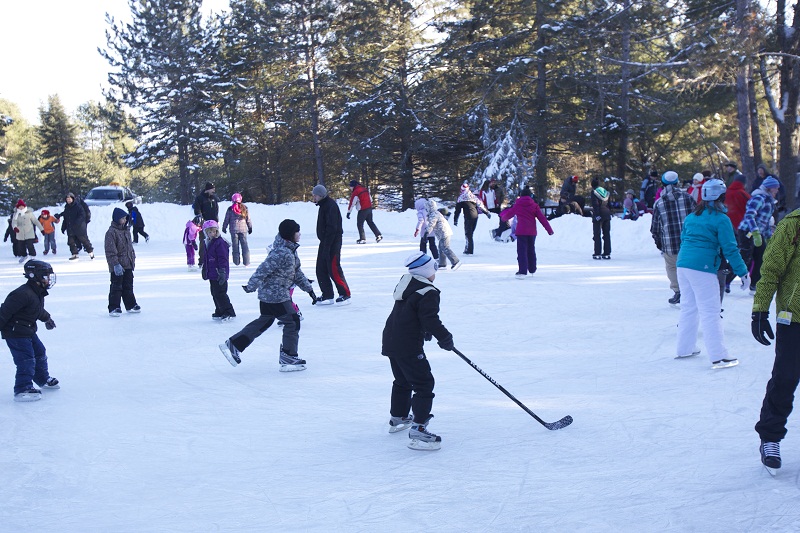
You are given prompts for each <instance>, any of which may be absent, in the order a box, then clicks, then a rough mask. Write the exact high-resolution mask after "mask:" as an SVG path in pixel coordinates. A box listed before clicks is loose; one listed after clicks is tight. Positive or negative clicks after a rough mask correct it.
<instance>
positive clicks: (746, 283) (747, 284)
mask: <svg viewBox="0 0 800 533" xmlns="http://www.w3.org/2000/svg"><path fill="white" fill-rule="evenodd" d="M739 279H740V280H742V286H741V287H740V288H741V289H742V290H743V291H746V290H747V289H749V288H750V276H748V275H747V274H745V275H744V276H740V277H739Z"/></svg>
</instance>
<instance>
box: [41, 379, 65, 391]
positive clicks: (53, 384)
mask: <svg viewBox="0 0 800 533" xmlns="http://www.w3.org/2000/svg"><path fill="white" fill-rule="evenodd" d="M60 388H61V385H59V384H58V380H57V379H56V378H53V377H50V378H47V381H45V382H44V385H42V390H47V389H50V390H56V389H60Z"/></svg>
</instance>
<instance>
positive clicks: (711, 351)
mask: <svg viewBox="0 0 800 533" xmlns="http://www.w3.org/2000/svg"><path fill="white" fill-rule="evenodd" d="M702 198H703V202H701V203H700V204H699V205H698V206H697V209H695V211H694V212H693V213H692V214H690V215H689V216H687V217H686V219H685V220H684V223H683V231H682V232H681V249H680V252H679V253H678V261H677V267H678V285H680V292H681V317H680V322H678V345H677V349H676V355H677V358H682V357H690V356H693V355H698V354H699V353H700V350H699V349H698V348H697V329H698V325H701V324H702V326H703V339H704V340H705V345H706V350H707V351H708V357H709V360H710V361H711V366H712V368H726V367H729V366H735V365H737V364H739V361H738V359H736V358H735V357H733V356H731V355H730V354H729V353H728V349H727V348H726V347H725V339H724V334H723V331H722V319H721V318H720V315H719V311H720V309H719V280H718V279H717V269H718V268H719V265H720V262H721V261H722V257H721V253H722V254H724V255H725V258H726V259H727V260H728V262H729V263H730V265H731V268H732V269H733V272H734V273H735V274H736V275H737V276H739V277H740V278H742V287H744V288H745V289H747V288H748V287H749V283H750V280H749V279H748V276H747V267H746V266H745V264H744V261H742V256H741V255H739V248H738V245H737V244H736V238H735V237H734V233H733V224H731V220H730V218H728V216H727V215H726V214H725V211H726V207H725V183H724V182H722V180H718V179H714V180H710V181H708V182H706V183H705V184H704V185H703V190H702Z"/></svg>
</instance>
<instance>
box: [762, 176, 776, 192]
mask: <svg viewBox="0 0 800 533" xmlns="http://www.w3.org/2000/svg"><path fill="white" fill-rule="evenodd" d="M780 186H781V182H780V181H778V180H777V179H775V178H773V177H772V176H770V177H768V178H767V179H765V180H764V181H763V182H761V188H762V189H764V190H767V189H777V188H779V187H780Z"/></svg>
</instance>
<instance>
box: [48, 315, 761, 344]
mask: <svg viewBox="0 0 800 533" xmlns="http://www.w3.org/2000/svg"><path fill="white" fill-rule="evenodd" d="M44 327H46V328H47V329H54V328H55V327H56V323H55V321H54V320H53V317H50V318H48V319H47V320H46V321H45V323H44ZM768 344H769V343H768Z"/></svg>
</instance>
